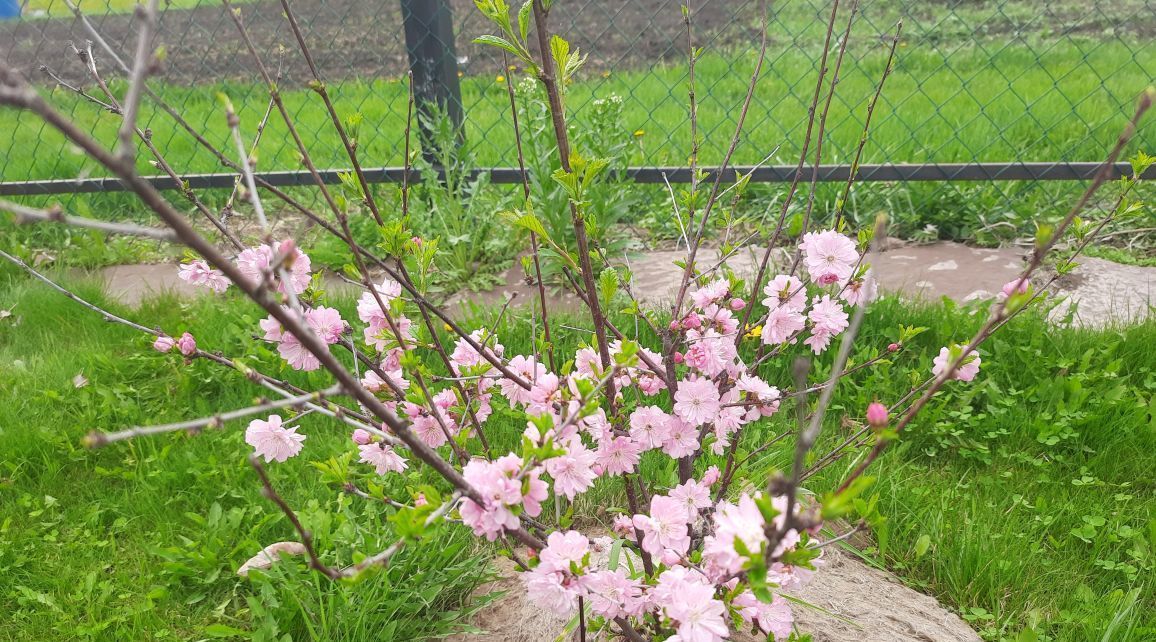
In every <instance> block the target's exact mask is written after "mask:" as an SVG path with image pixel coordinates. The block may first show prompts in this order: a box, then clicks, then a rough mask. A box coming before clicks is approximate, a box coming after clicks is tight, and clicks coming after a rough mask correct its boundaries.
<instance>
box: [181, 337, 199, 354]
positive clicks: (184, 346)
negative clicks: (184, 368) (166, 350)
mask: <svg viewBox="0 0 1156 642" xmlns="http://www.w3.org/2000/svg"><path fill="white" fill-rule="evenodd" d="M177 347H178V348H180V350H181V354H183V355H185V356H186V357H191V356H193V353H195V352H196V351H197V340H196V339H194V338H193V335H191V334H189V333H188V332H186V333H184V334H182V335H181V338H180V339H177Z"/></svg>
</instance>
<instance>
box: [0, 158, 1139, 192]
mask: <svg viewBox="0 0 1156 642" xmlns="http://www.w3.org/2000/svg"><path fill="white" fill-rule="evenodd" d="M1100 166H1101V164H1100V163H928V164H902V165H894V164H890V163H888V164H882V165H860V166H859V175H858V177H857V178H856V181H858V182H867V183H870V182H891V181H904V182H906V181H913V182H919V181H1080V180H1089V179H1091V178H1092V177H1093V176H1094V175H1095V174H1096V172H1097V170H1099V168H1100ZM704 170H705V171H706V172H707V174H708V175H710V176H712V177H713V176H714V173H715V172H717V171H718V169H717V168H713V169H712V168H704ZM349 171H350V170H347V169H330V170H324V171H321V172H319V173H320V175H321V180H323V181H324V182H325V183H326V184H329V185H334V184H337V183H340V182H341V179H340V177H339V176H338V175H339V174H341V173H344V172H349ZM404 173H405V169H404V168H402V167H380V168H367V169H366V170H365V177H366V179H367V180H368V181H369V182H370V183H400V182H401V180H402V175H403V174H404ZM483 173H484V174H489V176H490V180H491V181H492V182H494V183H502V184H512V183H520V182H521V181H522V172H521V170H519V169H517V168H514V167H491V168H482V169H476V170H473V172H472V174H473V175H475V176H476V175H478V174H483ZM748 173H750V174H751V182H755V183H785V182H789V181H790V180H791V179H792V178H794V175H795V167H794V166H793V165H771V166H764V167H753V166H738V167H728V168H727V170H726V171H725V172H723V180H725V181H733V180H735V177H736V176H738V175H740V174H748ZM850 174H851V166H850V165H820V166H819V172H818V180H819V181H820V182H842V181H846V180H847V178H848V176H850ZM438 175H439V177H440V176H442V172H440V171H439V172H438ZM1131 175H1132V167H1131V166H1130V165H1128V164H1127V163H1117V164H1116V165H1115V166H1114V167H1113V168H1112V178H1113V179H1115V178H1119V177H1121V176H1131ZM236 177H237V175H236V174H189V175H186V176H185V177H184V180H185V181H186V182H187V183H188V185H189V187H190V188H192V189H222V188H223V189H229V188H232V187H233V184H234V181H235V180H236ZM258 177H260V178H262V179H264V180H265V181H267V182H268V183H269V184H271V185H275V186H277V187H308V186H311V185H313V177H312V176H311V175H310V174H309V172H307V171H305V170H298V171H284V172H264V173H260V174H258ZM803 177H804V178H805V179H807V180H809V179H810V177H811V168H810V167H804V168H803ZM422 178H423V177H422V173H421V172H419V171H417V170H411V171H410V180H411V181H420V180H422ZM612 178H613V179H614V180H626V181H633V182H635V183H662V182H663V181H664V180H666V181H670V182H672V183H689V182H690V178H691V173H690V169H689V168H687V167H630V168H627V169H625V170H620V171H617V172H613V173H612ZM1143 178H1145V179H1152V178H1156V166H1153V167H1151V168H1149V169H1148V171H1147V172H1146V173H1145V174H1144V176H1143ZM148 181H149V182H150V183H152V184H153V186H154V187H156V188H157V189H161V190H174V189H177V188H178V187H179V186H178V185H177V183H176V182H175V181H173V180H172V179H171V178H169V177H167V176H155V177H149V178H148ZM123 191H126V188H125V186H124V184H122V183H121V182H120V180H119V179H115V178H83V179H76V180H73V179H57V180H43V181H18V182H0V196H37V195H49V194H90V193H94V192H123Z"/></svg>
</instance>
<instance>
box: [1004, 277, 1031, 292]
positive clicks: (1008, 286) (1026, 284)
mask: <svg viewBox="0 0 1156 642" xmlns="http://www.w3.org/2000/svg"><path fill="white" fill-rule="evenodd" d="M1016 286H1019V287H1016ZM1031 286H1032V282H1031V279H1023V280H1022V281H1021V280H1020V279H1019V278H1015V279H1012V280H1011V281H1008V282H1007V283H1004V284H1003V295H1004V296H1011V295H1013V294H1024V293H1025V292H1027V291H1028V288H1030V287H1031Z"/></svg>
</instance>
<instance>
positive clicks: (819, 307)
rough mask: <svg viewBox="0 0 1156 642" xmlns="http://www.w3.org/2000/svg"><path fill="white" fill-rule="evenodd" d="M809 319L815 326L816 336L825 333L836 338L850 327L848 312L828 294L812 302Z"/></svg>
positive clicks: (808, 314)
mask: <svg viewBox="0 0 1156 642" xmlns="http://www.w3.org/2000/svg"><path fill="white" fill-rule="evenodd" d="M807 318H808V319H810V320H811V323H813V324H814V332H815V333H816V334H818V333H825V334H830V335H832V336H834V335H837V334H839V333H840V332H842V331H844V330H846V329H847V325H848V323H847V312H846V311H845V310H843V306H841V305H839V302H838V301H835V300H834V299H832V298H831V296H830V295H828V294H824V295H823V298H822V299H819V300H817V301H814V302H812V305H811V311H810V312H809V313H807Z"/></svg>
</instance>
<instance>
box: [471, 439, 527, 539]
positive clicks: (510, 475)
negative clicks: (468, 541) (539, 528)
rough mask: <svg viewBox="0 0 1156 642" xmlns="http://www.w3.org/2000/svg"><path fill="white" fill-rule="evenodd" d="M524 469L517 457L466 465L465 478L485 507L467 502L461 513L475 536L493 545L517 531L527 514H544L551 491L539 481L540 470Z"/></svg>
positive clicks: (477, 460) (478, 460)
mask: <svg viewBox="0 0 1156 642" xmlns="http://www.w3.org/2000/svg"><path fill="white" fill-rule="evenodd" d="M523 467H524V464H523V462H522V458H521V457H519V456H517V455H513V454H510V455H506V456H505V457H499V458H498V459H496V460H494V461H492V462H487V461H485V460H482V459H471V460H470V462H469V463H468V464H466V466H465V468H464V469H463V470H462V476H463V477H465V478H466V481H468V482H469V483H470V485H471V486H472V487H473V488H474V489H475V490H477V491H478V493H479V494H480V495H481V499H482V503H481V504H479V503H477V502H475V501H474V500H472V499H465V500H464V501H463V502H462V505H461V509H460V512H461V514H462V521H463V522H465V524H466V526H469V527H470V528H472V529H473V530H474V534H475V535H477V536H479V537H485V538H486V539H488V540H490V541H491V542H492V541H494V540H495V539H497V538H498V536H499V535H501V534H502V531H503V530H505V529H513V528H517V527H518V515H520V514H522V513H523V512H524V513H525V514H526V515H529V516H530V517H537V516H538V515H539V514H541V512H542V502H543V501H545V499H546V497H547V496H548V491H549V488H548V487H547V486H546V482H544V481H542V480H541V479H539V476H540V475H541V472H542V471H541V469H540V468H538V467H532V468H529V469H528V470H523Z"/></svg>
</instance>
